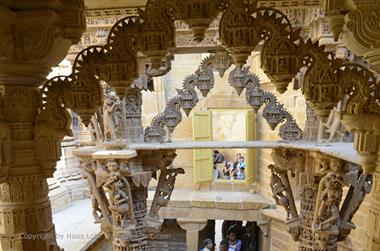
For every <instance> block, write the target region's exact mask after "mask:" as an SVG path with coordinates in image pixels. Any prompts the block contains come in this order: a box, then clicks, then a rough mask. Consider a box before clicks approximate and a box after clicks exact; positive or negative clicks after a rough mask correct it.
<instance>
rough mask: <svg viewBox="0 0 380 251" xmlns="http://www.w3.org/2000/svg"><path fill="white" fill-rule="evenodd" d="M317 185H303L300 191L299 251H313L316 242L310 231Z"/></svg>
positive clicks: (316, 244)
mask: <svg viewBox="0 0 380 251" xmlns="http://www.w3.org/2000/svg"><path fill="white" fill-rule="evenodd" d="M317 192H318V185H315V184H310V185H309V184H305V185H304V186H303V187H302V191H301V210H300V215H301V218H302V219H301V221H302V224H301V231H300V232H301V234H300V243H299V250H300V251H308V250H315V249H314V247H316V246H318V242H317V241H316V240H315V238H314V233H313V230H312V225H313V215H314V210H315V201H316V198H317Z"/></svg>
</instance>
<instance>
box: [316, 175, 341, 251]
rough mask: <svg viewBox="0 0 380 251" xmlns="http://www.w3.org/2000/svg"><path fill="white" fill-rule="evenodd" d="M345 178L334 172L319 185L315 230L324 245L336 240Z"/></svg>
mask: <svg viewBox="0 0 380 251" xmlns="http://www.w3.org/2000/svg"><path fill="white" fill-rule="evenodd" d="M342 185H343V179H342V177H340V176H338V175H337V174H336V173H334V172H329V173H327V174H326V176H324V177H323V178H322V179H321V181H320V183H319V187H318V195H317V201H316V207H315V211H314V217H313V231H314V232H315V233H316V238H317V239H318V241H319V242H320V245H321V246H322V247H326V246H328V245H329V244H330V243H331V242H336V240H337V237H338V234H339V227H340V223H341V220H340V215H339V204H340V201H341V198H342V192H343V191H342Z"/></svg>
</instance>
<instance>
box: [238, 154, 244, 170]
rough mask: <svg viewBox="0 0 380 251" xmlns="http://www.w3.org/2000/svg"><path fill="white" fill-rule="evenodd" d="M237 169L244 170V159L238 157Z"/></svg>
mask: <svg viewBox="0 0 380 251" xmlns="http://www.w3.org/2000/svg"><path fill="white" fill-rule="evenodd" d="M237 167H238V168H242V167H244V168H245V158H244V157H243V156H240V157H239V160H238V163H237Z"/></svg>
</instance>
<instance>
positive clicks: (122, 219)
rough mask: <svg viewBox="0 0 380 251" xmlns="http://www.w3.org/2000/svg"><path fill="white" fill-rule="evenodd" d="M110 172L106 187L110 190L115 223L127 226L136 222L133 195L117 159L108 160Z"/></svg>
mask: <svg viewBox="0 0 380 251" xmlns="http://www.w3.org/2000/svg"><path fill="white" fill-rule="evenodd" d="M107 169H108V170H109V172H110V174H109V176H108V179H107V181H106V183H105V184H104V187H105V188H106V189H107V191H108V195H109V201H110V210H111V211H112V216H113V224H114V225H116V226H120V227H123V226H124V227H125V226H128V225H130V224H134V223H135V218H134V213H133V208H132V195H131V190H130V187H129V184H128V181H127V179H126V178H125V177H123V176H122V174H121V171H122V170H120V168H119V164H118V163H117V162H116V161H115V160H109V161H108V162H107Z"/></svg>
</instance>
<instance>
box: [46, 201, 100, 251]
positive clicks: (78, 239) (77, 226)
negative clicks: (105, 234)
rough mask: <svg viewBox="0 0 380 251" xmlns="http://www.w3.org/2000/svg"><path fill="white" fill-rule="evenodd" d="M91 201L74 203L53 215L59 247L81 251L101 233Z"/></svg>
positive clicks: (67, 250) (71, 250) (66, 250)
mask: <svg viewBox="0 0 380 251" xmlns="http://www.w3.org/2000/svg"><path fill="white" fill-rule="evenodd" d="M91 211H92V208H91V199H84V200H80V201H75V202H72V203H71V204H70V205H69V206H68V207H66V208H65V209H63V210H60V211H58V212H56V213H54V214H53V222H54V224H55V229H56V233H57V242H58V245H59V246H60V247H61V248H63V249H64V250H65V251H79V250H80V249H81V248H82V247H83V246H84V245H85V244H86V243H87V242H89V241H90V240H91V239H92V238H93V237H94V236H95V235H96V234H97V233H99V231H100V226H99V225H98V224H95V223H94V220H93V217H92V213H91Z"/></svg>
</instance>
